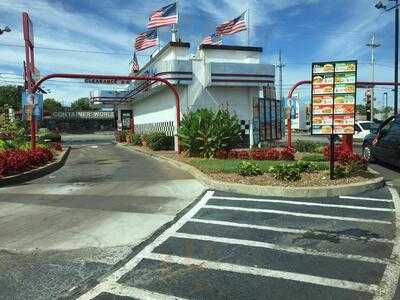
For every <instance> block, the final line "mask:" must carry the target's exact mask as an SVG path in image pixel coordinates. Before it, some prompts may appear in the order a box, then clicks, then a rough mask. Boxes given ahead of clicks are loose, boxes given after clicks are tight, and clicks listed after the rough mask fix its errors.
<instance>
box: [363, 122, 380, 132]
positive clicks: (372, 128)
mask: <svg viewBox="0 0 400 300" xmlns="http://www.w3.org/2000/svg"><path fill="white" fill-rule="evenodd" d="M360 126H361V128H362V129H364V130H370V131H372V132H373V131H377V130H378V128H379V125H378V124H376V123H360Z"/></svg>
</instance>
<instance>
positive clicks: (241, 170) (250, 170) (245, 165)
mask: <svg viewBox="0 0 400 300" xmlns="http://www.w3.org/2000/svg"><path fill="white" fill-rule="evenodd" d="M236 172H237V173H238V174H240V175H242V176H258V175H262V174H263V172H262V170H261V169H260V168H259V167H258V166H257V165H256V164H254V163H252V162H249V161H242V162H241V163H240V165H239V166H238V168H237V170H236Z"/></svg>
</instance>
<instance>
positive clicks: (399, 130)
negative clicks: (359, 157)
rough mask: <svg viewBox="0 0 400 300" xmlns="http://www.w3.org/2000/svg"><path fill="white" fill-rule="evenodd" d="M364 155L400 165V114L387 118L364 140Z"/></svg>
mask: <svg viewBox="0 0 400 300" xmlns="http://www.w3.org/2000/svg"><path fill="white" fill-rule="evenodd" d="M363 157H364V158H365V159H366V160H368V161H370V162H372V161H374V160H378V161H382V162H385V163H388V164H391V165H393V166H396V167H400V115H397V116H393V117H390V118H389V119H387V120H385V121H384V122H383V123H382V124H381V125H380V126H379V128H378V130H377V131H376V132H375V133H371V134H369V135H367V136H366V138H365V139H364V142H363Z"/></svg>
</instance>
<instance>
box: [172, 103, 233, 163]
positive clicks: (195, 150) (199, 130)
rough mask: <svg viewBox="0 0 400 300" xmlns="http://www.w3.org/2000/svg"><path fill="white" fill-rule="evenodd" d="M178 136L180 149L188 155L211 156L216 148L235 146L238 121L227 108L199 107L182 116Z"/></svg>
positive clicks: (228, 148)
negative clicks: (215, 109) (211, 108)
mask: <svg viewBox="0 0 400 300" xmlns="http://www.w3.org/2000/svg"><path fill="white" fill-rule="evenodd" d="M178 136H179V140H180V145H181V146H182V150H185V151H187V152H188V153H189V155H191V156H200V157H206V158H211V157H214V156H215V154H216V152H217V151H218V150H230V149H233V148H235V147H237V145H238V143H239V141H240V122H239V119H238V118H237V117H236V116H231V115H230V114H229V111H228V110H227V109H220V110H218V111H216V112H214V111H212V110H210V109H205V108H204V109H199V110H196V111H191V112H189V113H188V114H186V115H185V116H183V119H182V122H181V126H180V128H179V131H178Z"/></svg>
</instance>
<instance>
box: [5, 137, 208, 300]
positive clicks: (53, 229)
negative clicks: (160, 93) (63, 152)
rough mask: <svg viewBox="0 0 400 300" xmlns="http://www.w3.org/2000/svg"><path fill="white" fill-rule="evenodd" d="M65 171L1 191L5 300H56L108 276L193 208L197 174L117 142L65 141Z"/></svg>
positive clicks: (98, 139) (100, 139)
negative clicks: (67, 149)
mask: <svg viewBox="0 0 400 300" xmlns="http://www.w3.org/2000/svg"><path fill="white" fill-rule="evenodd" d="M63 138H64V141H65V142H66V143H67V145H72V151H71V153H70V157H69V158H68V160H67V162H66V165H65V166H64V167H63V168H61V169H60V170H58V171H56V172H54V173H52V174H50V175H48V176H46V177H43V178H40V179H37V180H33V181H30V182H27V183H24V184H20V185H17V186H11V187H5V188H0V299H2V300H7V299H13V300H15V299H24V300H25V299H55V298H57V297H58V296H60V295H65V294H68V291H69V290H70V289H72V288H74V287H76V286H78V285H81V284H82V283H84V282H86V281H90V280H91V279H92V278H98V277H100V276H102V275H103V274H105V273H107V272H109V271H110V270H111V269H112V268H113V266H114V265H115V264H116V263H117V262H119V261H121V260H123V259H125V258H126V257H127V255H129V254H130V253H131V252H132V248H134V247H135V246H137V245H138V244H140V243H141V242H143V241H144V240H146V239H148V238H149V237H150V236H152V235H153V234H154V232H155V231H156V230H157V229H159V228H160V227H162V226H165V225H166V224H168V222H171V221H172V220H173V219H174V218H175V216H176V214H177V213H178V212H179V211H181V210H182V209H184V208H185V207H186V206H188V205H189V204H190V203H192V202H193V201H194V200H195V199H196V198H197V197H198V196H199V195H200V194H201V193H202V191H203V186H202V185H201V184H200V183H198V182H197V181H196V180H194V179H193V178H192V177H191V176H190V175H188V174H186V173H185V172H182V171H180V170H176V169H174V168H172V167H171V166H170V165H168V164H167V163H162V162H157V161H155V160H153V159H149V158H146V157H144V156H142V155H139V154H135V153H133V152H131V151H129V150H125V149H121V148H119V147H117V146H116V145H114V144H113V138H114V137H113V135H110V134H99V135H89V136H86V135H85V136H79V135H68V136H64V137H63Z"/></svg>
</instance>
